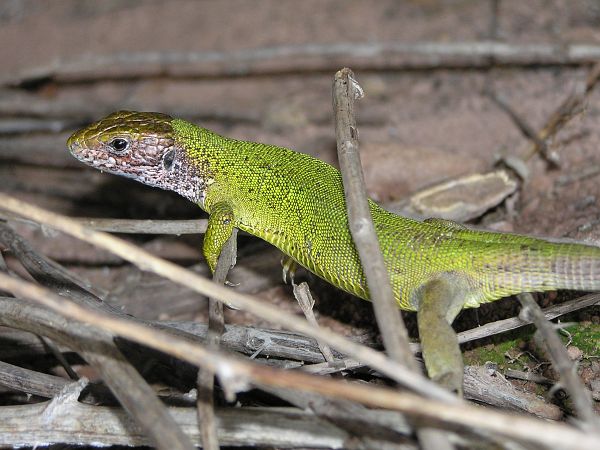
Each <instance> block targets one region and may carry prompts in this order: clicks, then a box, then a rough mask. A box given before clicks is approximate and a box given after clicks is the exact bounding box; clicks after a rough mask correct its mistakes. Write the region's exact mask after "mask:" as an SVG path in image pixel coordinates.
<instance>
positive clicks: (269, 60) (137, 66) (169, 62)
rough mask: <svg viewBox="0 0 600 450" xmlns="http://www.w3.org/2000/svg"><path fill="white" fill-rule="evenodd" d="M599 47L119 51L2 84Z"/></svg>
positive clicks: (393, 65) (523, 57)
mask: <svg viewBox="0 0 600 450" xmlns="http://www.w3.org/2000/svg"><path fill="white" fill-rule="evenodd" d="M598 59H600V46H598V45H596V44H564V43H557V44H521V45H519V44H509V43H502V42H493V41H471V42H468V41H467V42H416V43H409V42H399V41H391V42H368V43H365V42H354V43H333V44H314V43H313V44H305V45H293V46H292V45H289V46H277V47H262V48H254V49H243V50H234V51H224V52H219V51H208V52H174V51H168V52H118V53H110V54H105V55H98V54H90V55H84V56H81V57H79V58H77V59H71V60H57V61H54V62H52V63H51V64H49V65H45V66H40V67H33V68H28V69H27V70H24V71H18V72H13V73H6V74H4V75H3V76H2V77H0V84H4V85H25V84H28V83H31V82H35V81H39V80H45V79H51V80H53V81H55V82H59V83H70V82H93V81H98V80H100V81H106V80H119V79H120V80H130V79H132V78H136V79H137V78H156V77H169V78H206V77H213V78H223V77H239V76H245V77H248V76H266V75H275V74H290V73H307V72H309V73H312V72H329V73H331V72H333V71H335V70H337V68H338V67H340V66H341V65H348V66H352V67H355V68H356V69H360V70H363V71H367V70H369V71H382V70H394V71H401V70H431V69H448V68H466V69H485V68H489V67H492V66H494V67H497V66H520V67H536V68H537V67H539V66H543V65H545V66H554V65H583V64H593V63H595V62H596V61H597V60H598Z"/></svg>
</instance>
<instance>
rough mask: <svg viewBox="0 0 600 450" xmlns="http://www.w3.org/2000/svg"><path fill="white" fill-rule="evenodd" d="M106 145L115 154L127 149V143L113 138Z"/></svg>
mask: <svg viewBox="0 0 600 450" xmlns="http://www.w3.org/2000/svg"><path fill="white" fill-rule="evenodd" d="M108 145H109V146H110V147H111V148H112V149H113V150H114V151H116V152H119V153H121V152H124V151H125V150H127V147H129V142H128V141H127V140H126V139H123V138H115V139H113V140H112V141H110V142H109V143H108Z"/></svg>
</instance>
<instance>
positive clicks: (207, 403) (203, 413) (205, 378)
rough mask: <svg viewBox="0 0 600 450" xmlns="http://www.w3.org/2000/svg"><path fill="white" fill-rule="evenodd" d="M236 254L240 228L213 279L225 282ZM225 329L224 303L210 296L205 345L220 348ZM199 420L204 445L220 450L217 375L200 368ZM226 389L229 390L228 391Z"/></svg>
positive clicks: (223, 250) (212, 449) (234, 234)
mask: <svg viewBox="0 0 600 450" xmlns="http://www.w3.org/2000/svg"><path fill="white" fill-rule="evenodd" d="M236 255H237V229H234V230H233V233H232V234H231V236H230V237H229V239H227V242H225V245H224V246H223V249H222V250H221V254H220V255H219V258H218V260H217V266H216V268H215V273H214V274H213V281H214V282H215V283H218V284H224V283H225V281H226V279H227V274H228V273H229V270H230V269H231V268H232V267H233V266H234V265H235V260H236ZM223 331H225V315H224V313H223V303H221V302H219V301H218V300H217V299H215V298H213V297H211V298H209V299H208V334H207V336H206V345H207V346H208V348H210V349H213V350H217V349H218V348H219V342H220V339H221V335H222V334H223ZM197 385H198V401H197V407H198V421H199V422H200V430H201V432H202V446H203V448H206V449H208V450H219V447H220V446H219V437H218V435H217V421H216V419H215V409H214V408H215V405H214V386H215V376H214V374H213V373H212V372H210V371H208V370H204V369H203V368H199V369H198V379H197ZM226 392H227V391H226Z"/></svg>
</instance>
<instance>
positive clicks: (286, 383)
mask: <svg viewBox="0 0 600 450" xmlns="http://www.w3.org/2000/svg"><path fill="white" fill-rule="evenodd" d="M0 286H2V287H4V288H6V289H8V290H9V291H11V292H13V293H14V294H16V295H18V296H20V297H25V298H28V299H31V300H35V301H36V302H38V303H41V304H43V305H45V306H46V307H48V308H50V309H51V310H52V311H55V312H56V313H57V314H60V316H62V317H65V318H68V319H70V320H76V321H83V322H85V323H87V324H88V327H85V328H87V329H88V330H90V331H91V332H93V333H95V334H96V335H97V333H100V330H101V329H102V330H106V331H109V332H111V333H114V334H116V335H118V336H122V337H124V338H126V339H131V340H133V341H135V342H138V343H140V344H143V345H146V346H149V347H151V348H154V349H156V350H159V351H163V352H165V353H168V354H171V355H173V356H175V357H177V358H180V359H183V360H185V361H188V362H190V363H192V364H195V365H198V366H202V367H203V368H206V369H208V370H211V371H213V372H214V373H216V374H217V375H218V376H219V378H221V379H225V380H227V381H228V382H231V383H233V382H234V381H235V382H236V385H237V386H238V390H243V389H247V388H248V387H249V384H248V383H249V382H251V381H252V382H254V383H256V384H258V385H262V384H267V385H269V386H273V387H282V388H289V389H297V390H303V391H308V392H315V393H320V394H323V395H326V396H328V397H331V398H337V399H346V400H352V401H356V402H359V403H362V404H364V405H367V406H371V407H376V408H384V409H392V410H396V411H400V412H403V413H405V414H407V415H409V416H411V417H414V418H418V419H419V421H420V423H429V424H435V425H436V426H445V427H457V426H458V427H462V428H464V429H472V428H475V429H478V430H483V431H488V432H492V433H497V434H500V435H503V436H509V437H511V438H515V439H519V440H524V441H527V442H534V443H537V444H540V445H546V446H548V447H551V448H556V446H561V447H564V448H567V449H575V448H578V449H582V450H587V449H590V450H591V449H596V448H597V447H598V445H600V435H598V434H594V433H590V432H586V433H584V432H581V431H579V430H577V429H575V428H573V427H570V426H567V425H563V424H558V423H554V424H551V423H548V422H543V421H540V420H537V419H532V418H529V417H522V416H517V415H512V414H506V413H501V412H497V411H493V410H486V409H482V408H479V407H474V406H470V405H467V404H465V403H463V402H458V403H452V404H449V403H442V402H439V401H436V400H429V399H426V398H424V397H420V396H418V395H415V394H411V393H408V392H399V391H397V390H392V389H388V388H381V387H373V386H367V385H363V384H360V383H347V382H343V381H337V380H332V379H328V378H323V377H315V376H311V375H306V374H303V373H300V372H296V371H283V370H279V369H272V368H269V367H264V366H260V365H257V364H255V363H252V362H247V361H243V360H240V359H238V358H235V357H232V356H230V355H226V354H223V353H221V352H218V351H214V350H210V349H207V348H205V347H203V346H201V345H199V344H196V343H192V342H190V341H189V340H187V339H184V338H181V337H177V336H172V335H170V334H169V333H166V332H163V331H161V330H155V329H151V328H148V327H146V326H143V325H139V324H137V323H135V322H134V321H130V320H127V319H122V318H118V317H111V316H108V315H106V314H104V313H101V312H98V311H94V310H91V309H89V308H85V307H82V306H80V305H77V304H75V303H72V302H71V301H69V300H68V299H66V298H64V297H60V296H58V295H56V294H54V293H52V292H50V291H48V290H47V289H45V288H42V287H40V286H37V285H35V284H32V283H29V282H26V281H22V280H18V279H16V278H13V277H10V276H8V275H4V274H2V273H0ZM2 304H4V305H5V306H7V305H12V308H10V309H9V308H4V311H3V314H0V323H4V324H7V325H9V326H10V323H7V321H10V320H11V318H14V317H15V315H16V316H17V317H19V318H21V320H27V319H30V317H28V316H26V315H24V310H26V308H27V303H23V302H22V301H19V300H17V299H12V298H5V299H3V300H2ZM53 315H54V314H53ZM60 316H59V317H58V318H54V319H55V320H57V321H59V322H60V321H61V317H60ZM47 318H48V314H45V315H44V316H43V317H42V318H40V319H41V320H46V319H47ZM62 322H64V323H65V325H64V326H67V323H68V321H67V320H62ZM51 323H52V322H51ZM92 324H93V325H92ZM48 331H49V332H50V333H54V328H52V327H50V329H49V330H48Z"/></svg>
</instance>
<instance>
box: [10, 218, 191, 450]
mask: <svg viewBox="0 0 600 450" xmlns="http://www.w3.org/2000/svg"><path fill="white" fill-rule="evenodd" d="M0 241H2V242H4V243H5V245H7V247H9V248H11V249H12V250H13V252H14V254H15V256H17V257H21V258H20V261H21V262H22V264H23V265H24V267H25V268H26V269H27V270H28V272H29V273H30V274H31V276H32V277H33V278H35V279H36V280H37V281H39V282H40V283H42V284H44V285H47V286H50V287H52V289H54V290H55V291H57V292H59V293H61V294H63V295H69V296H70V297H71V298H73V299H74V300H75V301H79V302H80V303H81V304H86V305H89V306H91V307H97V302H100V300H99V299H94V298H92V295H91V294H90V293H89V292H87V291H86V290H85V288H83V287H81V284H83V283H82V282H81V281H80V280H78V279H75V278H74V277H72V275H71V274H70V273H69V272H67V271H66V270H64V269H63V268H62V267H61V266H59V265H58V264H56V263H53V262H52V261H48V260H46V259H45V258H41V257H36V256H38V255H37V254H36V253H35V252H33V250H32V249H31V248H30V247H29V245H28V244H27V243H26V242H25V241H24V240H22V239H20V237H19V236H18V235H16V233H14V231H13V230H12V229H11V228H10V227H8V226H7V225H5V224H4V223H0ZM24 255H27V256H28V257H27V258H23V257H22V256H24ZM62 337H63V338H64V335H63V336H62ZM62 342H63V343H65V339H63V341H62ZM70 345H71V346H72V347H75V348H76V349H77V351H78V352H80V353H81V354H82V356H83V357H84V358H85V359H86V360H87V361H88V362H89V363H90V364H92V365H93V366H94V367H95V368H96V369H97V370H98V372H99V373H100V374H101V375H102V378H103V379H104V380H105V382H106V384H107V385H108V386H109V387H110V389H111V390H112V392H113V393H114V394H115V396H116V397H117V398H118V399H119V401H120V402H121V404H122V405H123V406H124V407H125V408H126V409H127V410H128V411H129V412H130V414H131V415H132V416H133V418H134V419H135V420H136V421H137V422H138V423H139V425H140V426H141V427H142V428H143V429H144V430H145V431H146V432H147V433H148V435H149V436H151V438H152V439H153V441H154V442H155V443H156V445H157V447H160V448H162V449H166V450H172V449H175V448H177V449H181V450H184V449H189V448H191V443H190V442H189V440H188V439H187V438H186V436H185V435H184V434H183V433H182V432H181V430H179V428H177V426H176V424H175V422H174V421H173V419H172V418H171V417H170V416H169V415H168V413H167V412H166V409H165V408H164V406H163V404H162V403H161V402H160V401H159V400H158V399H157V398H156V395H155V394H154V391H153V390H152V388H151V387H150V386H149V385H148V383H146V381H145V380H144V379H143V378H142V376H141V375H140V374H139V372H138V371H137V370H136V369H135V368H134V367H133V366H132V365H131V364H130V363H129V362H128V361H127V360H126V359H125V358H124V357H123V355H122V353H121V352H120V351H119V349H118V348H117V347H116V345H115V344H114V343H113V342H112V341H111V340H107V341H106V342H105V345H104V346H103V349H102V350H103V351H99V349H98V347H97V345H96V344H95V343H94V341H93V340H92V341H90V340H89V339H87V340H86V339H83V340H80V341H78V342H74V341H73V342H70Z"/></svg>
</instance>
